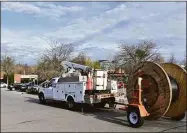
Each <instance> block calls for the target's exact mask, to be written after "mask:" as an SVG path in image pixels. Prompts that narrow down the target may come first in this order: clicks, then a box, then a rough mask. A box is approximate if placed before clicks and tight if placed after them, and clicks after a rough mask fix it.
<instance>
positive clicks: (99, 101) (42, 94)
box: [38, 61, 123, 109]
mask: <svg viewBox="0 0 187 133" xmlns="http://www.w3.org/2000/svg"><path fill="white" fill-rule="evenodd" d="M61 65H63V68H65V69H66V70H67V71H66V72H65V73H64V74H62V76H61V77H56V78H52V79H51V80H50V81H46V82H44V83H42V84H40V87H39V93H38V96H39V100H40V103H42V104H45V103H46V101H47V100H56V101H65V102H66V103H67V105H68V107H69V108H70V109H72V108H74V106H75V105H76V104H78V103H81V104H90V105H93V106H95V107H104V106H105V104H106V103H108V104H109V106H110V107H113V106H114V103H115V97H117V96H119V95H123V94H122V93H118V92H117V89H118V88H117V81H114V80H109V79H108V76H107V71H103V70H94V69H92V68H90V67H88V66H84V65H80V64H76V63H71V62H68V61H64V62H62V63H61Z"/></svg>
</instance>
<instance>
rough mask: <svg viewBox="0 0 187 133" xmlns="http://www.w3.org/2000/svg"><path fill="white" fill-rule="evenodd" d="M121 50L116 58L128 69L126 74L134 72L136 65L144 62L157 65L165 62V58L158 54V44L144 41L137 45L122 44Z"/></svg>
mask: <svg viewBox="0 0 187 133" xmlns="http://www.w3.org/2000/svg"><path fill="white" fill-rule="evenodd" d="M119 48H120V52H119V54H117V57H116V58H118V61H117V62H118V64H120V66H121V67H124V68H125V69H126V70H125V71H126V72H130V71H132V70H133V68H134V66H135V65H137V64H139V63H141V62H144V61H152V62H156V63H161V62H163V61H164V58H163V57H162V56H161V54H160V53H159V52H158V48H157V44H156V43H154V42H151V41H143V42H140V43H139V44H137V45H135V44H133V45H130V44H125V43H122V44H121V45H120V46H119Z"/></svg>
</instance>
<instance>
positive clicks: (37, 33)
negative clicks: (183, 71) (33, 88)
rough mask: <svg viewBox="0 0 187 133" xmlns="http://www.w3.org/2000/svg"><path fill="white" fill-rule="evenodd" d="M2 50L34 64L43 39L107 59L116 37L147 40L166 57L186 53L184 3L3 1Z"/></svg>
mask: <svg viewBox="0 0 187 133" xmlns="http://www.w3.org/2000/svg"><path fill="white" fill-rule="evenodd" d="M1 11H2V12H1V18H2V19H1V53H8V54H10V55H12V56H14V57H15V58H16V59H17V61H18V62H21V63H28V64H31V65H33V64H35V63H36V61H37V57H38V56H39V55H40V54H41V53H42V52H43V51H44V50H45V49H46V48H48V47H49V44H48V43H47V41H46V40H47V39H49V38H53V39H55V40H61V41H63V42H64V43H74V44H75V46H76V50H77V52H79V51H85V52H86V53H87V55H88V56H90V57H91V58H92V59H94V60H95V59H111V58H112V56H113V55H114V53H115V52H118V50H119V49H117V47H118V45H119V44H120V42H122V41H123V42H124V43H129V44H132V43H137V42H139V41H141V40H152V41H154V42H156V43H157V44H158V47H159V48H160V50H159V52H161V53H162V55H163V56H164V57H165V58H166V59H167V58H168V57H169V56H170V54H171V53H174V54H175V56H176V58H177V59H178V60H182V59H184V58H185V55H186V6H185V2H2V6H1Z"/></svg>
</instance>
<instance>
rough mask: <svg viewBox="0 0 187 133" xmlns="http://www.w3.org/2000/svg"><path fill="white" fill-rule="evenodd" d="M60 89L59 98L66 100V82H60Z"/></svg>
mask: <svg viewBox="0 0 187 133" xmlns="http://www.w3.org/2000/svg"><path fill="white" fill-rule="evenodd" d="M58 91H59V93H58V94H59V100H62V101H64V100H65V84H59V85H58Z"/></svg>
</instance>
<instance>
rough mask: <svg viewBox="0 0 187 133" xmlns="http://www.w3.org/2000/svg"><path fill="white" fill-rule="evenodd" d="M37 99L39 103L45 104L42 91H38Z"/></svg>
mask: <svg viewBox="0 0 187 133" xmlns="http://www.w3.org/2000/svg"><path fill="white" fill-rule="evenodd" d="M39 100H40V103H41V104H46V99H45V97H44V94H43V93H39Z"/></svg>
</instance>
